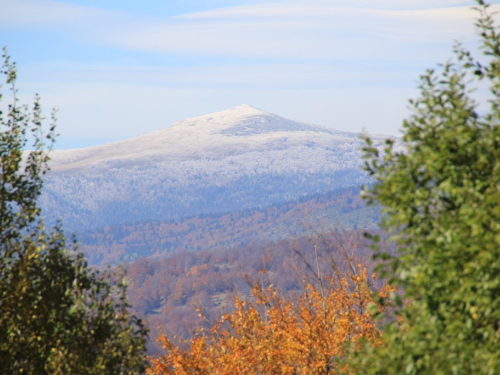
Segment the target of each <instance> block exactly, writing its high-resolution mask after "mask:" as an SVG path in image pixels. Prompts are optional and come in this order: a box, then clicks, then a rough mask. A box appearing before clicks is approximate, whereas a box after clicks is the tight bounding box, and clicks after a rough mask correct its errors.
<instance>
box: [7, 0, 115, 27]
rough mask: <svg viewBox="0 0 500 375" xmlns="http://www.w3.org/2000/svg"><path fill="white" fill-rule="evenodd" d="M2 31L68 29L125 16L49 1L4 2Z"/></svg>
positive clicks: (19, 0) (15, 0)
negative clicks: (41, 28) (10, 28)
mask: <svg viewBox="0 0 500 375" xmlns="http://www.w3.org/2000/svg"><path fill="white" fill-rule="evenodd" d="M0 7H1V12H0V28H7V27H16V28H20V27H28V28H36V27H50V28H59V27H68V26H75V25H85V23H86V22H88V21H89V20H96V19H106V18H110V17H115V18H116V17H120V16H122V17H123V16H124V15H123V14H120V13H118V12H114V11H110V10H104V9H101V8H95V7H88V6H80V5H74V4H67V3H64V2H60V1H49V0H1V1H0Z"/></svg>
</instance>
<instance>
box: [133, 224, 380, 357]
mask: <svg viewBox="0 0 500 375" xmlns="http://www.w3.org/2000/svg"><path fill="white" fill-rule="evenodd" d="M318 261H319V264H321V272H322V273H323V277H327V276H328V275H330V276H331V275H332V272H333V268H332V265H336V266H337V267H339V268H338V269H339V271H342V272H344V273H347V271H350V267H352V266H353V265H354V266H357V265H358V264H359V263H360V262H361V263H364V264H367V265H368V266H369V269H370V270H372V269H373V268H372V261H371V259H370V249H369V247H367V246H366V239H365V238H364V237H363V233H362V231H334V232H325V233H322V234H316V235H314V236H301V237H298V238H295V239H286V240H281V241H265V242H256V243H251V244H248V245H247V246H243V247H231V248H219V249H216V250H203V251H200V252H196V253H195V252H186V251H183V252H180V253H178V254H175V255H172V256H170V257H168V258H163V259H155V258H151V257H150V258H141V259H139V260H137V261H135V262H132V263H129V264H128V265H127V266H126V268H127V279H128V280H129V283H130V284H129V296H130V300H129V301H130V303H131V305H132V306H134V309H135V313H136V314H137V315H138V316H142V317H144V319H145V321H146V323H147V325H148V326H149V327H150V329H151V332H152V337H151V339H150V341H149V345H150V349H149V350H150V352H151V353H154V352H161V351H162V350H161V346H160V345H159V343H157V342H156V340H155V339H156V337H158V336H159V335H160V333H161V332H164V333H168V335H169V337H172V338H173V337H174V336H175V337H176V340H183V339H190V338H192V337H193V335H196V334H197V331H198V329H199V328H202V327H205V328H209V327H210V326H211V324H213V323H214V322H215V321H216V320H218V319H220V317H221V316H222V314H223V313H228V312H230V311H232V310H233V308H234V297H235V296H239V297H240V298H243V299H247V298H251V289H252V287H253V285H254V283H258V284H259V285H261V287H262V288H266V287H268V286H269V285H273V286H274V287H275V288H276V289H277V290H279V291H280V293H282V295H283V296H288V297H290V296H293V295H300V294H301V293H302V292H303V288H304V286H305V285H306V283H307V282H311V281H314V277H315V276H314V273H315V272H317V268H316V264H317V262H318ZM308 264H310V265H313V272H311V270H308ZM316 281H317V280H316ZM159 326H161V330H159V329H158V327H159ZM177 342H180V341H177Z"/></svg>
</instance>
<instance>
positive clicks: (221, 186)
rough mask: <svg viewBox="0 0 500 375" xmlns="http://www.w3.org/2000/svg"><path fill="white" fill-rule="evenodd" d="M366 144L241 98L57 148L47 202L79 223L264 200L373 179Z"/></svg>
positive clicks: (51, 213)
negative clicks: (101, 141) (140, 130)
mask: <svg viewBox="0 0 500 375" xmlns="http://www.w3.org/2000/svg"><path fill="white" fill-rule="evenodd" d="M372 138H374V139H375V141H381V140H382V139H384V138H385V137H382V136H374V137H372ZM361 145H362V141H361V140H360V138H359V134H356V133H347V132H340V131H335V130H332V129H330V128H326V127H321V126H315V125H308V124H303V123H299V122H295V121H291V120H288V119H285V118H283V117H280V116H277V115H274V114H271V113H268V112H265V111H261V110H259V109H256V108H253V107H251V106H249V105H241V106H238V107H235V108H232V109H229V110H226V111H222V112H217V113H213V114H209V115H205V116H200V117H195V118H190V119H186V120H182V121H179V122H177V123H175V124H173V125H172V126H170V127H166V128H164V129H161V130H158V131H156V132H153V133H150V134H146V135H143V136H140V137H135V138H133V139H129V140H125V141H119V142H113V143H109V144H105V145H102V146H97V147H89V148H83V149H77V150H60V151H53V152H52V153H51V155H50V157H51V162H50V165H51V172H50V173H49V174H48V177H47V178H46V183H45V193H44V195H43V196H42V200H41V202H42V208H43V211H44V212H45V216H46V217H47V218H50V219H57V218H62V219H63V222H64V224H65V227H66V228H68V229H70V230H72V231H75V230H81V229H85V228H89V227H97V226H103V225H108V224H115V223H119V222H126V221H128V222H130V221H139V220H148V219H169V218H175V217H182V216H188V215H198V214H203V213H206V214H208V213H214V212H222V211H231V210H241V209H245V208H253V207H259V206H264V205H268V204H271V203H275V202H279V201H283V200H289V199H294V198H298V197H300V196H303V195H306V194H310V193H317V192H324V191H327V190H333V189H337V188H344V187H350V186H357V185H360V184H361V183H364V182H367V177H366V176H365V175H364V173H363V172H362V171H361V170H360V168H359V166H360V164H361V152H360V147H361Z"/></svg>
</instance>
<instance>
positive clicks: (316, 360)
mask: <svg viewBox="0 0 500 375" xmlns="http://www.w3.org/2000/svg"><path fill="white" fill-rule="evenodd" d="M333 271H334V272H333V273H332V274H331V276H329V277H321V274H319V275H316V276H319V277H318V279H317V280H319V282H318V283H312V282H310V283H308V284H307V285H306V287H305V290H304V292H303V293H302V294H301V295H299V296H298V297H297V298H291V297H290V296H289V297H288V298H286V297H282V296H279V293H278V291H277V290H276V289H275V288H273V287H272V285H271V286H270V287H268V288H266V289H263V288H262V286H260V285H259V284H258V283H257V284H256V285H255V287H254V289H253V292H252V294H253V297H254V298H255V300H254V302H250V301H245V300H242V299H240V298H235V311H234V312H232V313H230V314H226V315H223V317H222V319H221V320H220V322H218V323H216V324H214V325H213V327H212V328H211V329H210V330H209V331H205V330H200V334H199V335H198V336H196V337H194V338H192V339H191V340H190V341H189V342H187V344H188V348H187V349H183V348H181V347H180V346H179V345H177V344H175V343H174V342H173V341H172V340H170V339H169V338H168V337H167V336H166V335H163V336H161V337H160V338H159V341H160V342H161V343H162V345H163V347H164V348H165V349H166V350H167V354H166V355H165V356H161V357H157V358H150V361H151V366H150V368H149V370H148V374H149V375H164V374H207V375H208V374H337V373H339V372H340V371H341V370H342V371H346V372H347V373H349V368H347V367H345V365H341V364H340V363H339V362H338V361H337V359H342V358H344V357H345V355H346V354H347V353H348V350H347V348H349V347H350V348H353V347H356V346H357V345H358V343H359V342H360V341H361V340H363V341H368V342H371V343H372V344H374V345H376V344H377V343H378V341H379V330H378V328H377V327H376V326H375V324H374V321H373V319H372V314H371V313H370V312H369V311H368V310H369V306H370V304H371V303H372V302H373V289H372V287H371V286H370V285H374V283H376V281H375V276H374V275H372V276H368V271H367V268H366V267H365V266H364V265H363V264H357V265H354V266H353V267H352V268H350V271H349V272H348V273H347V272H340V271H339V270H338V268H336V267H333ZM388 293H389V289H388V288H387V287H383V288H382V289H381V290H380V291H379V294H381V296H384V297H387V295H388Z"/></svg>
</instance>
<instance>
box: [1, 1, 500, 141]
mask: <svg viewBox="0 0 500 375" xmlns="http://www.w3.org/2000/svg"><path fill="white" fill-rule="evenodd" d="M493 3H495V5H494V8H496V9H497V10H500V6H499V5H498V4H499V3H500V1H494V2H493ZM472 5H474V1H469V0H404V1H401V0H296V1H285V0H282V1H279V0H278V1H258V0H255V1H236V0H219V1H210V0H204V1H201V0H192V1H189V0H171V1H160V0H155V1H146V0H144V1H140V2H139V1H118V0H92V1H78V0H71V1H40V0H0V9H1V12H0V44H1V45H7V47H8V49H9V53H10V54H11V55H12V58H13V59H14V60H15V61H17V63H18V66H19V91H20V94H21V95H20V96H21V98H22V100H23V101H25V102H29V101H31V99H32V97H33V95H34V93H39V94H40V95H41V96H42V103H43V105H44V108H46V109H47V111H46V112H47V114H48V110H49V108H52V107H56V108H58V110H59V115H58V117H59V122H58V132H59V133H60V137H59V140H58V143H57V148H75V147H84V146H92V145H98V144H102V143H106V142H110V141H114V140H120V139H125V138H130V137H134V136H137V135H141V134H145V133H148V132H150V131H154V130H157V129H159V128H163V127H165V126H169V125H171V124H172V123H173V122H175V121H178V120H180V119H183V118H186V117H193V116H198V115H203V114H207V113H211V112H216V111H220V110H224V109H228V108H232V107H234V106H237V105H240V104H250V105H252V106H254V107H257V108H260V109H263V110H266V111H269V112H273V113H276V114H279V115H282V116H285V117H288V118H290V119H293V120H298V121H303V122H308V123H315V124H320V125H325V126H330V127H333V128H336V129H339V130H347V131H361V130H362V129H363V128H364V129H366V130H367V131H368V132H369V133H372V134H394V135H397V134H399V129H400V127H401V123H402V120H403V118H404V117H405V116H407V115H408V109H407V101H408V99H409V98H411V97H415V96H416V95H417V94H418V92H417V90H416V86H417V79H418V75H419V74H421V73H423V72H424V71H425V69H426V68H431V67H435V66H436V64H438V63H440V62H444V61H446V60H447V59H448V58H449V57H450V56H451V48H452V45H453V41H454V40H460V41H462V42H464V44H465V45H466V46H467V47H469V48H471V49H473V50H474V49H475V48H476V47H477V45H476V37H475V36H474V29H473V22H474V17H475V12H474V11H472V10H471V9H470V7H471V6H472Z"/></svg>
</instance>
